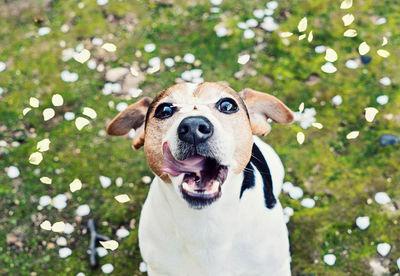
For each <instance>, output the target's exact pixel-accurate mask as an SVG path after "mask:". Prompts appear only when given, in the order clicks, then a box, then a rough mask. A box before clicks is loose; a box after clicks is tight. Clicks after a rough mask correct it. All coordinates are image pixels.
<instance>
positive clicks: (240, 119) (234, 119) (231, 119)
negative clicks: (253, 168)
mask: <svg viewBox="0 0 400 276" xmlns="http://www.w3.org/2000/svg"><path fill="white" fill-rule="evenodd" d="M195 94H196V95H198V96H199V97H201V98H215V100H214V101H215V103H217V102H218V100H219V99H222V98H232V99H234V100H235V102H236V103H237V105H238V107H239V110H238V111H237V112H235V113H231V114H224V113H221V112H220V111H218V109H217V108H214V109H213V115H214V116H215V118H217V120H218V121H219V122H220V123H221V125H222V126H223V128H224V131H225V132H226V133H227V134H228V135H229V136H230V138H233V139H234V144H235V149H234V154H233V159H234V160H235V163H236V168H235V173H236V174H238V173H240V172H242V171H243V170H244V168H245V167H246V165H247V163H249V160H250V157H251V149H252V146H253V137H252V131H251V128H250V121H249V117H248V112H247V107H246V106H245V104H244V102H243V100H242V99H241V98H240V96H239V94H238V93H237V92H236V91H235V90H233V89H232V88H230V87H228V86H225V85H223V84H220V83H210V82H205V83H202V84H201V85H200V86H199V88H198V90H196V92H195ZM215 103H214V105H215Z"/></svg>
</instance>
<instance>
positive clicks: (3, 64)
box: [0, 61, 7, 72]
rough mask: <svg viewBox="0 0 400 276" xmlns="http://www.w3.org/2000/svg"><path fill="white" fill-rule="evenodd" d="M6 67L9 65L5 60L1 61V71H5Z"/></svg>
mask: <svg viewBox="0 0 400 276" xmlns="http://www.w3.org/2000/svg"><path fill="white" fill-rule="evenodd" d="M6 68H7V65H6V64H5V63H4V62H3V61H0V72H3V71H4V70H6Z"/></svg>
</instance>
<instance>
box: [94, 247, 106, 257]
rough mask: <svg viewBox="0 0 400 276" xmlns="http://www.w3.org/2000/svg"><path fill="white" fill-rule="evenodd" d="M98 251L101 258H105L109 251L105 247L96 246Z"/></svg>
mask: <svg viewBox="0 0 400 276" xmlns="http://www.w3.org/2000/svg"><path fill="white" fill-rule="evenodd" d="M96 253H97V255H98V256H99V257H100V258H103V257H104V256H106V255H107V254H108V251H107V249H105V248H104V247H96Z"/></svg>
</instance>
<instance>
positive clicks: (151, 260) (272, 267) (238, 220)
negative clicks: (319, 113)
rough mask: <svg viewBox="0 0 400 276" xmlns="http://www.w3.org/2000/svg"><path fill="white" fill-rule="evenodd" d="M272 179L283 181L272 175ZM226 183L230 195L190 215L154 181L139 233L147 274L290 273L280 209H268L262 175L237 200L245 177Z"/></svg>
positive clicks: (168, 190)
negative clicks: (281, 270)
mask: <svg viewBox="0 0 400 276" xmlns="http://www.w3.org/2000/svg"><path fill="white" fill-rule="evenodd" d="M282 177H283V175H282ZM278 178H280V177H278ZM272 179H273V180H275V181H282V179H277V176H276V175H272ZM229 181H230V182H228V183H226V184H227V186H228V185H229V189H228V188H227V187H226V188H227V189H225V190H223V196H222V197H221V198H220V199H219V201H218V202H216V203H214V204H213V205H212V206H210V207H209V208H205V209H203V210H193V209H191V208H188V207H187V206H186V205H185V202H181V201H179V199H178V198H176V193H175V192H174V191H173V190H172V188H171V187H170V186H168V185H166V184H165V183H162V181H160V180H159V179H157V178H156V179H155V180H154V182H153V184H152V186H151V189H150V192H149V196H148V198H147V200H146V203H145V205H144V207H143V211H142V216H141V221H140V228H139V240H140V247H141V252H142V256H143V258H144V260H145V261H146V262H147V263H148V265H149V269H150V273H151V272H153V273H152V274H153V275H267V274H260V271H263V272H264V273H266V272H270V273H274V274H270V275H285V274H286V273H280V272H279V271H280V269H281V268H282V267H283V268H285V270H286V271H289V270H288V269H289V259H290V257H289V249H288V237H287V229H286V225H285V223H284V220H283V215H282V207H281V205H280V203H279V202H277V203H276V205H275V206H274V207H273V208H271V209H268V208H266V205H265V198H264V196H263V195H264V191H263V181H262V177H261V174H259V173H256V174H255V185H254V187H251V188H249V189H246V190H245V191H244V192H243V194H242V196H241V197H240V196H239V195H240V193H241V187H242V182H243V176H241V177H236V178H234V179H230V180H229ZM283 264H284V265H283ZM276 273H278V274H276Z"/></svg>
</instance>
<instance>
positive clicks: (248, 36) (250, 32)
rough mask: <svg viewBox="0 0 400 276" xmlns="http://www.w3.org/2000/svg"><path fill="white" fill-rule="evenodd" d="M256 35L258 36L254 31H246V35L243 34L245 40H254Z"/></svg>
mask: <svg viewBox="0 0 400 276" xmlns="http://www.w3.org/2000/svg"><path fill="white" fill-rule="evenodd" d="M255 35H256V34H255V33H254V31H252V30H250V29H248V30H245V31H244V33H243V37H244V38H245V39H251V38H254V37H255Z"/></svg>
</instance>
